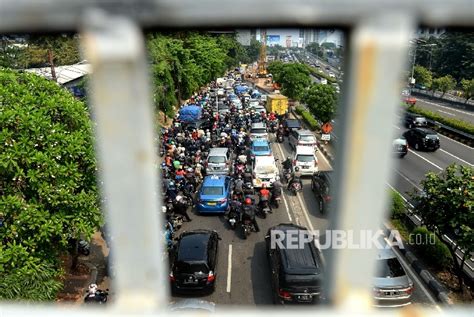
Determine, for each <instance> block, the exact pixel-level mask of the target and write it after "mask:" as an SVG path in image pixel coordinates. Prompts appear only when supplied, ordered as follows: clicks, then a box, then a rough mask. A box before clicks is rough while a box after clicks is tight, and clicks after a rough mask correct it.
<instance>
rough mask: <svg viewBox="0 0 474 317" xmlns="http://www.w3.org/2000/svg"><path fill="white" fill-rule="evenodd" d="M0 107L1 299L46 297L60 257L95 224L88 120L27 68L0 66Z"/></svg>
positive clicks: (61, 92) (71, 100)
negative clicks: (16, 70)
mask: <svg viewBox="0 0 474 317" xmlns="http://www.w3.org/2000/svg"><path fill="white" fill-rule="evenodd" d="M0 104H1V105H2V108H1V111H0V126H1V127H2V130H1V131H0V143H1V144H2V151H0V176H1V177H0V212H1V213H2V217H3V226H2V227H0V237H1V239H2V243H1V245H0V280H1V281H2V282H1V283H2V284H1V285H2V287H0V298H13V297H15V298H23V299H31V300H44V299H51V298H54V296H55V294H56V292H57V291H58V290H59V288H60V286H61V285H60V283H59V284H58V283H57V281H58V277H59V276H60V275H61V271H60V261H59V255H61V254H63V253H64V252H66V251H69V252H71V253H72V254H73V256H75V255H76V254H77V245H76V241H77V239H79V238H85V239H89V238H90V237H91V236H92V234H93V233H94V232H95V231H96V229H97V228H98V227H99V226H100V225H101V224H102V214H101V212H100V210H99V199H98V192H97V185H96V177H95V175H96V164H95V157H94V147H93V142H92V141H93V139H92V125H91V120H90V118H89V114H88V113H87V109H86V107H85V105H84V104H83V103H82V102H80V101H77V100H76V99H75V98H74V97H73V96H72V95H71V94H70V93H69V92H68V91H67V90H65V89H62V88H61V87H59V86H58V85H56V84H55V83H54V82H51V81H48V80H46V79H44V78H41V77H38V76H36V75H33V74H29V73H18V72H15V71H11V70H0ZM74 258H75V257H74ZM9 288H13V290H12V289H9Z"/></svg>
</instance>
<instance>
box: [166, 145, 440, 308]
mask: <svg viewBox="0 0 474 317" xmlns="http://www.w3.org/2000/svg"><path fill="white" fill-rule="evenodd" d="M272 149H273V153H274V155H275V157H277V158H279V159H280V162H281V161H282V159H284V158H285V157H286V156H287V155H288V154H289V152H290V147H289V145H288V143H287V141H285V143H283V144H278V143H273V144H272ZM317 157H318V160H319V168H320V170H328V169H331V166H330V164H329V162H328V161H327V160H326V158H325V157H324V156H323V155H322V154H321V153H320V152H318V153H317ZM303 183H304V186H303V192H302V193H299V194H298V196H296V197H295V196H292V195H289V194H288V193H287V192H286V190H285V193H284V201H283V203H282V204H281V205H280V207H279V208H278V209H274V211H273V214H271V215H269V216H268V217H267V218H266V219H258V223H259V226H260V232H259V233H252V234H251V235H250V236H249V237H248V238H247V240H243V239H242V238H241V236H240V232H234V231H232V230H231V229H229V228H228V226H227V223H226V220H225V219H224V218H223V217H222V216H202V215H196V214H194V215H191V217H192V219H193V221H192V222H190V223H185V224H184V226H183V228H182V229H181V230H180V232H182V231H183V230H192V229H201V228H206V229H214V230H216V231H217V232H218V233H219V235H220V237H221V238H222V240H221V241H220V246H219V262H218V267H217V270H216V271H217V284H216V290H215V292H214V293H213V294H211V295H207V296H199V297H200V298H202V299H205V300H208V301H212V302H215V303H216V304H217V305H218V306H219V305H223V304H225V305H239V306H241V305H246V306H250V307H255V306H264V305H272V297H271V292H272V290H271V284H270V271H269V264H268V263H267V258H266V253H265V252H266V251H265V244H264V236H265V233H266V232H267V230H268V229H269V228H270V227H272V226H274V225H276V224H279V223H285V222H286V223H287V222H292V223H296V224H299V225H302V226H305V227H307V228H309V229H311V230H321V231H323V230H325V229H326V228H327V227H328V221H327V219H326V217H325V216H323V215H321V213H320V211H319V207H318V206H319V204H318V203H317V201H316V198H315V196H314V194H313V193H312V191H311V189H310V179H304V180H303ZM323 254H324V253H323ZM402 264H403V261H402ZM406 269H407V272H408V274H409V275H410V276H411V278H412V280H413V282H414V283H415V290H414V293H413V295H412V301H413V302H414V303H418V304H422V305H424V306H426V305H428V306H436V304H435V301H434V300H433V298H432V296H431V295H430V294H429V292H428V291H427V290H426V288H425V287H424V286H423V285H422V284H421V283H420V280H419V278H418V277H416V276H415V275H414V273H413V272H412V271H411V270H410V269H409V268H406ZM187 297H189V296H187ZM179 298H180V297H179V296H176V297H173V299H174V300H177V299H179Z"/></svg>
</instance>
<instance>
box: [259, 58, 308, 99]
mask: <svg viewBox="0 0 474 317" xmlns="http://www.w3.org/2000/svg"><path fill="white" fill-rule="evenodd" d="M268 69H269V71H270V72H271V73H272V75H273V79H274V80H275V81H276V82H277V83H279V84H281V92H282V93H283V94H284V95H286V96H288V97H289V98H291V99H300V98H301V97H302V96H303V92H304V90H305V89H306V88H307V87H308V86H309V85H310V84H311V78H310V76H309V74H310V71H309V69H308V67H307V66H306V65H304V64H300V63H289V64H284V63H281V62H279V61H276V62H273V63H271V64H270V65H269V68H268Z"/></svg>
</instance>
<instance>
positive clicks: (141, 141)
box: [0, 0, 474, 316]
mask: <svg viewBox="0 0 474 317" xmlns="http://www.w3.org/2000/svg"><path fill="white" fill-rule="evenodd" d="M417 23H424V24H432V25H445V26H449V25H455V26H473V25H474V7H473V1H470V0H454V1H441V0H438V1H434V0H432V1H430V0H424V1H413V0H412V1H410V0H400V1H396V2H394V1H389V0H379V1H378V0H360V1H354V0H332V1H327V0H315V1H310V0H306V1H305V0H292V1H285V0H259V1H258V2H256V1H253V0H241V1H238V2H237V3H236V2H234V1H213V0H202V1H194V0H166V1H164V0H163V1H160V0H142V1H127V0H115V1H114V0H103V1H99V0H82V1H81V0H62V1H59V0H37V1H36V0H15V1H13V0H12V1H7V0H0V32H21V31H27V32H30V31H58V30H78V31H80V32H82V33H83V37H82V39H83V40H82V44H83V47H84V48H85V52H86V53H85V54H86V58H87V59H88V60H89V61H90V62H91V64H92V67H93V75H92V76H91V77H92V79H91V85H92V88H93V89H92V91H93V95H92V99H91V101H92V105H93V113H94V120H95V121H96V123H97V124H96V136H97V138H96V139H97V155H98V158H99V165H100V167H101V171H102V174H101V178H102V180H103V181H104V186H103V187H102V194H103V195H106V196H107V198H108V199H107V205H106V206H105V209H106V214H107V221H108V222H109V223H110V228H111V231H112V235H113V236H114V237H115V239H114V241H113V243H114V245H113V248H114V251H115V253H114V255H115V262H116V272H117V274H116V280H115V281H114V289H115V291H116V293H117V295H118V297H117V299H116V300H115V301H114V305H111V306H110V307H108V309H107V310H106V311H91V312H88V314H89V315H94V316H95V315H97V316H99V315H104V314H107V315H109V314H112V315H133V314H139V313H140V314H142V313H143V314H144V315H152V314H153V315H156V314H157V313H160V312H161V313H162V314H165V312H164V311H163V309H164V307H166V300H167V295H168V291H167V290H168V287H167V285H168V283H167V281H166V279H165V270H166V269H167V268H164V267H161V266H160V265H161V261H160V259H159V255H160V254H161V248H162V244H161V243H159V236H158V231H157V230H156V224H157V223H159V222H160V219H157V218H158V217H157V212H156V211H157V210H158V201H160V197H159V190H158V178H157V174H158V173H156V167H155V162H154V157H155V155H156V153H157V151H156V149H155V144H154V143H153V133H154V129H153V122H152V118H153V115H152V104H151V91H150V85H149V80H148V72H147V67H146V63H145V54H144V41H143V36H142V34H141V32H140V28H141V27H161V28H165V27H186V28H193V27H203V26H212V27H213V28H216V27H228V26H235V27H243V26H254V25H260V26H271V25H279V26H282V25H284V26H302V25H307V26H311V27H316V26H329V25H331V26H339V27H347V30H348V34H349V40H348V44H349V46H350V55H349V56H348V58H346V61H348V65H347V67H346V69H347V70H348V71H347V72H346V80H345V82H344V85H345V87H344V88H345V89H343V92H344V93H343V100H342V105H341V108H340V109H341V110H340V113H341V118H340V131H341V132H340V134H339V135H340V142H338V151H337V153H339V155H338V157H337V158H336V159H337V161H336V164H335V166H336V173H337V174H336V186H335V187H336V188H338V189H339V190H340V191H341V192H342V193H344V195H337V196H335V197H340V199H339V200H338V201H337V202H336V203H335V212H334V213H333V214H332V215H331V217H332V218H331V219H330V229H343V230H348V229H351V230H354V231H355V230H361V229H369V230H372V231H375V230H376V229H378V228H379V225H380V224H381V223H382V221H383V219H384V218H385V216H386V215H384V214H383V213H382V212H381V211H382V210H386V208H385V206H386V205H387V198H388V197H386V191H385V183H386V181H387V179H388V178H389V177H390V170H391V167H392V164H393V163H392V159H391V157H390V144H391V140H392V136H393V134H394V132H393V131H392V129H390V128H387V127H391V126H392V124H394V123H395V120H396V119H395V111H396V106H397V104H398V103H399V88H400V79H401V78H402V69H403V67H404V63H405V56H406V55H407V49H408V42H409V37H410V35H411V34H413V30H414V29H415V27H416V26H417ZM374 258H375V251H374V250H362V251H361V250H359V251H357V252H354V251H351V250H345V249H343V250H337V252H336V251H334V252H333V254H331V255H330V257H329V258H328V268H329V270H328V279H327V281H326V283H327V285H326V286H327V288H328V290H329V297H330V298H331V299H332V304H333V306H332V307H322V308H319V311H318V312H317V314H318V315H320V316H329V315H331V316H333V315H334V314H340V315H344V316H346V315H351V316H362V315H365V314H372V315H394V314H401V315H404V314H406V313H407V312H406V311H404V310H401V311H373V310H372V309H371V303H372V294H371V281H372V272H373V269H374V265H375V263H374V261H372V260H371V259H374ZM314 309H317V308H313V307H312V309H311V310H302V311H301V312H299V313H300V314H301V316H304V315H307V316H309V315H310V314H311V315H313V314H314ZM410 309H415V308H413V307H412V308H410ZM293 311H294V310H292V312H293ZM267 313H268V314H269V313H271V314H272V315H275V316H277V315H281V316H283V315H285V316H287V315H288V311H286V310H283V311H282V310H278V311H276V310H275V311H271V312H270V311H269V312H267ZM444 313H445V314H446V315H459V316H464V315H468V314H471V316H472V311H469V310H468V308H464V309H458V310H456V311H444ZM66 314H67V315H68V316H82V315H83V314H84V310H73V309H67V310H65V308H57V307H54V308H53V307H42V306H41V307H40V306H22V305H20V304H11V305H7V304H3V305H2V306H0V316H13V315H28V316H33V315H34V316H64V315H66ZM220 314H222V315H231V314H239V315H241V314H248V315H250V316H256V315H257V314H260V312H257V311H254V310H250V311H244V310H237V309H233V310H232V311H222V312H220ZM423 314H430V315H432V314H435V312H433V311H426V312H424V313H423ZM436 314H439V313H436Z"/></svg>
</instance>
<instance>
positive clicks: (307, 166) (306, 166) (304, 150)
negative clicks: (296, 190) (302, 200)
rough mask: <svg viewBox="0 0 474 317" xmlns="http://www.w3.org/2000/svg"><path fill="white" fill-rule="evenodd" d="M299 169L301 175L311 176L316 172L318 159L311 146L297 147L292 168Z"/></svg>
mask: <svg viewBox="0 0 474 317" xmlns="http://www.w3.org/2000/svg"><path fill="white" fill-rule="evenodd" d="M295 167H299V169H300V172H301V175H313V174H314V173H316V172H317V171H318V158H317V157H316V154H315V153H314V148H313V147H311V146H297V147H296V151H295V156H294V158H293V168H295Z"/></svg>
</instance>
